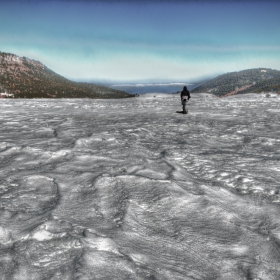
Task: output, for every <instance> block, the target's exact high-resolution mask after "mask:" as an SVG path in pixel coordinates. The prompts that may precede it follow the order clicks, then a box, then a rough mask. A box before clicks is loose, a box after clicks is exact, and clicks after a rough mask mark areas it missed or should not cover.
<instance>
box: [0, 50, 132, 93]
mask: <svg viewBox="0 0 280 280" xmlns="http://www.w3.org/2000/svg"><path fill="white" fill-rule="evenodd" d="M1 96H2V97H15V98H25V97H26V98H85V97H87V98H123V97H132V96H133V95H130V94H128V93H126V92H124V91H121V90H115V89H111V88H109V87H105V86H98V85H95V84H91V83H77V82H73V81H70V80H68V79H66V78H64V77H62V76H60V75H58V74H56V73H55V72H53V71H52V70H50V69H49V68H47V67H46V66H45V65H43V64H42V63H41V62H39V61H36V60H32V59H28V58H26V57H19V56H17V55H14V54H10V53H3V52H0V97H1Z"/></svg>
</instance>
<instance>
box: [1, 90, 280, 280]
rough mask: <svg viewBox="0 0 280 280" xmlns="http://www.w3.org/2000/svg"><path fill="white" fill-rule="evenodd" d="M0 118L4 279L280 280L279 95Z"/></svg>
mask: <svg viewBox="0 0 280 280" xmlns="http://www.w3.org/2000/svg"><path fill="white" fill-rule="evenodd" d="M154 96H155V97H154ZM0 108H1V115H0V124H1V125H0V167H1V170H0V279H1V280H2V279H3V280H6V279H7V280H8V279H9V280H10V279H20V280H24V279H28V280H29V279H36V280H43V279H44V280H45V279H65V280H67V279H69V280H70V279H71V280H72V279H79V280H86V279H88V280H93V279H106V280H107V279H108V280H109V279H114V280H116V279H150V280H151V279H159V280H165V279H172V280H173V279H174V280H175V279H180V280H183V279H184V280H189V279H190V280H191V279H192V280H193V279H196V280H199V279H203V280H212V279H213V280H214V279H215V280H239V279H240V280H241V279H242V280H243V279H248V280H249V279H258V280H272V279H273V280H279V279H280V265H279V264H280V194H279V190H280V183H279V182H280V172H279V171H280V161H279V160H280V96H279V95H271V96H270V97H269V98H268V97H266V96H265V95H257V94H246V95H240V96H232V97H228V98H223V99H220V98H217V97H214V96H212V95H209V94H196V95H194V94H193V95H192V98H191V100H190V102H189V104H188V109H189V113H188V114H187V115H181V114H176V113H175V112H176V111H177V110H180V109H181V105H180V100H179V96H178V95H163V94H158V93H155V94H151V95H145V96H140V97H137V98H130V99H114V100H113V99H112V100H90V99H77V100H73V99H61V100H51V99H49V100H48V99H42V100H40V99H33V100H23V99H22V100H10V99H9V100H7V99H6V100H4V99H2V100H1V102H0Z"/></svg>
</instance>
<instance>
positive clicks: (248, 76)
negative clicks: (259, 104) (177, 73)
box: [191, 68, 280, 97]
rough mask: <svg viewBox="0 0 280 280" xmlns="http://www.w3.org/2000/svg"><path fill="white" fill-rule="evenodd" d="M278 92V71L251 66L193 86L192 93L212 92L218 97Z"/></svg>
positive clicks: (279, 80)
mask: <svg viewBox="0 0 280 280" xmlns="http://www.w3.org/2000/svg"><path fill="white" fill-rule="evenodd" d="M271 91H275V92H277V93H280V71H279V70H275V69H271V68H253V69H246V70H242V71H238V72H230V73H226V74H222V75H220V76H217V77H216V78H213V79H211V80H208V81H206V82H204V83H203V84H201V85H200V86H198V87H196V88H194V89H193V90H192V91H191V92H192V93H202V92H207V93H212V94H214V95H217V96H219V97H227V96H230V95H235V94H243V93H249V92H255V93H260V92H271Z"/></svg>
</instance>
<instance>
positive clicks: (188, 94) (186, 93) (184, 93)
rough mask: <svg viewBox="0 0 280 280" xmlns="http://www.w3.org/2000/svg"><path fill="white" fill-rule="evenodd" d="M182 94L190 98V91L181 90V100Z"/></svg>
mask: <svg viewBox="0 0 280 280" xmlns="http://www.w3.org/2000/svg"><path fill="white" fill-rule="evenodd" d="M183 96H187V97H188V100H189V99H190V98H191V95H190V92H189V91H188V90H187V89H183V90H182V91H181V100H183Z"/></svg>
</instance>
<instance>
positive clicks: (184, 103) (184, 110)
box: [182, 99, 187, 113]
mask: <svg viewBox="0 0 280 280" xmlns="http://www.w3.org/2000/svg"><path fill="white" fill-rule="evenodd" d="M186 104H187V101H186V99H184V100H183V101H182V105H183V113H186V112H187V111H186Z"/></svg>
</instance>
